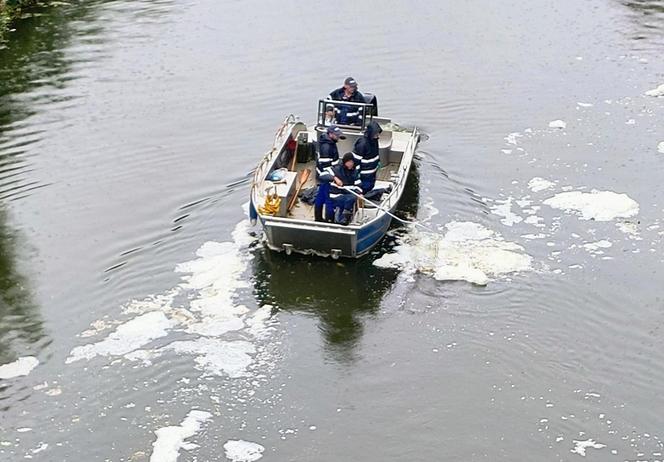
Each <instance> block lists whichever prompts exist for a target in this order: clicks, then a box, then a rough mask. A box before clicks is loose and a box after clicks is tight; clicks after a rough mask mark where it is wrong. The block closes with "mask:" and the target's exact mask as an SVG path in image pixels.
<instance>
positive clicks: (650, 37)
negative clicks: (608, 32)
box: [621, 0, 664, 48]
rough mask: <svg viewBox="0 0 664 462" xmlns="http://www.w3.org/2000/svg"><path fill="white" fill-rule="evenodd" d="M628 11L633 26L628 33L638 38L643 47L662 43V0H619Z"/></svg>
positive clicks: (663, 12) (663, 27) (663, 2)
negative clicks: (621, 0) (622, 0)
mask: <svg viewBox="0 0 664 462" xmlns="http://www.w3.org/2000/svg"><path fill="white" fill-rule="evenodd" d="M621 3H622V4H623V5H624V6H626V7H627V8H628V9H629V11H630V13H631V14H630V21H631V23H632V24H633V25H634V26H635V27H634V30H630V31H629V34H630V37H631V38H632V39H633V40H640V41H642V42H643V43H642V44H641V46H642V47H644V48H651V47H652V46H653V45H656V46H657V45H661V44H662V43H664V0H630V1H624V2H621Z"/></svg>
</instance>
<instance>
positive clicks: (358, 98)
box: [329, 77, 364, 125]
mask: <svg viewBox="0 0 664 462" xmlns="http://www.w3.org/2000/svg"><path fill="white" fill-rule="evenodd" d="M329 99H331V100H334V101H350V102H353V103H364V96H363V95H362V93H360V92H359V90H358V89H357V81H356V80H355V79H354V78H352V77H348V78H347V79H346V80H344V86H343V87H341V88H337V89H336V90H333V91H332V92H331V93H330V96H329ZM336 109H337V111H338V112H337V123H339V124H342V125H359V124H360V122H361V120H360V111H361V107H360V106H349V105H345V104H338V105H337V108H336Z"/></svg>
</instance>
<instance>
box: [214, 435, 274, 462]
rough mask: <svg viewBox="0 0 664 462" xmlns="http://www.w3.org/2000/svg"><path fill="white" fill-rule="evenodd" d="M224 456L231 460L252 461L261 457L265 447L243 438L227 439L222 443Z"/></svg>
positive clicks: (233, 461) (238, 461) (234, 461)
mask: <svg viewBox="0 0 664 462" xmlns="http://www.w3.org/2000/svg"><path fill="white" fill-rule="evenodd" d="M224 451H225V452H226V458H227V459H229V460H231V461H232V462H254V461H255V460H258V459H260V458H261V457H263V452H264V451H265V448H264V447H263V446H261V445H260V444H258V443H252V442H251V441H244V440H228V441H227V442H226V443H225V444H224Z"/></svg>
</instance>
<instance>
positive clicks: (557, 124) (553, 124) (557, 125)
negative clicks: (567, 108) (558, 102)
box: [549, 119, 567, 129]
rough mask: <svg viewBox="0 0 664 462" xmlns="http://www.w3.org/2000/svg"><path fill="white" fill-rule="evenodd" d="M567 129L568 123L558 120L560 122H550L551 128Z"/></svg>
mask: <svg viewBox="0 0 664 462" xmlns="http://www.w3.org/2000/svg"><path fill="white" fill-rule="evenodd" d="M566 127H567V122H565V121H564V120H560V119H558V120H552V121H551V122H549V128H559V129H563V128H566Z"/></svg>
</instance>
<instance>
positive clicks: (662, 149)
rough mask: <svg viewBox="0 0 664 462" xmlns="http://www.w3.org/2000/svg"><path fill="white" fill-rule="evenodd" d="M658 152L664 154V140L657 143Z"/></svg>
mask: <svg viewBox="0 0 664 462" xmlns="http://www.w3.org/2000/svg"><path fill="white" fill-rule="evenodd" d="M657 152H659V153H660V154H664V141H661V142H660V143H659V144H658V145H657Z"/></svg>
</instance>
